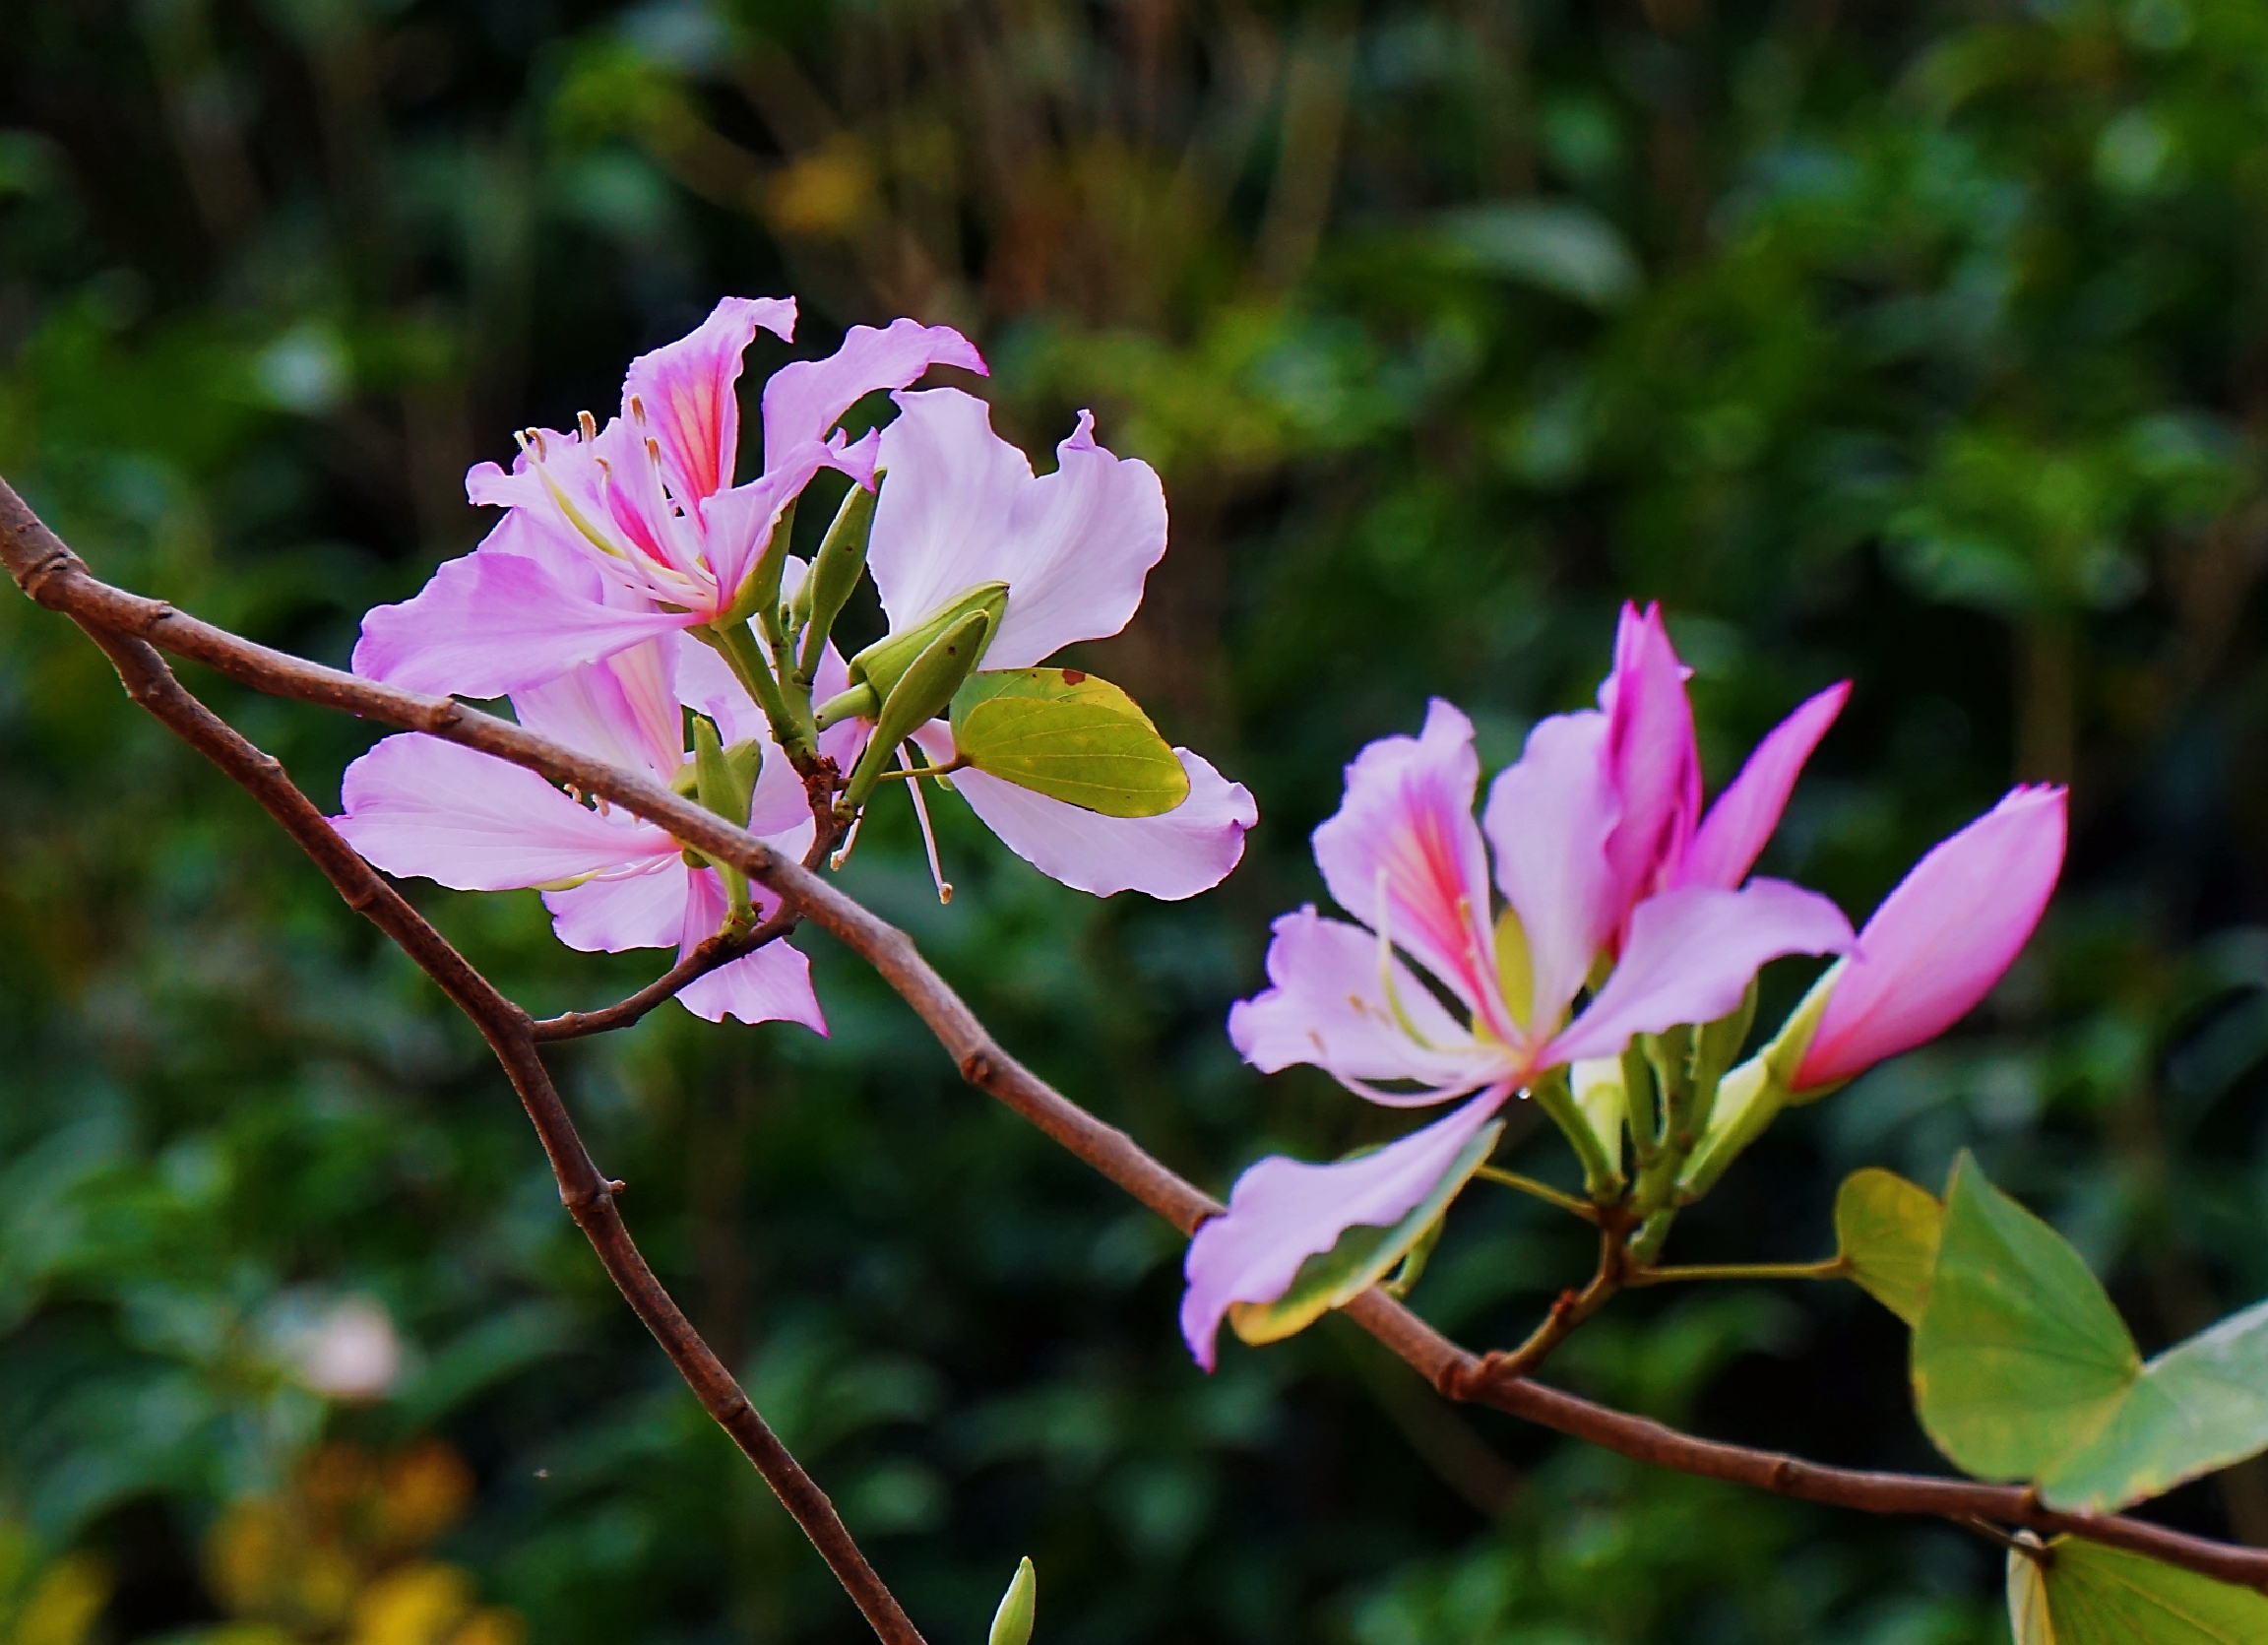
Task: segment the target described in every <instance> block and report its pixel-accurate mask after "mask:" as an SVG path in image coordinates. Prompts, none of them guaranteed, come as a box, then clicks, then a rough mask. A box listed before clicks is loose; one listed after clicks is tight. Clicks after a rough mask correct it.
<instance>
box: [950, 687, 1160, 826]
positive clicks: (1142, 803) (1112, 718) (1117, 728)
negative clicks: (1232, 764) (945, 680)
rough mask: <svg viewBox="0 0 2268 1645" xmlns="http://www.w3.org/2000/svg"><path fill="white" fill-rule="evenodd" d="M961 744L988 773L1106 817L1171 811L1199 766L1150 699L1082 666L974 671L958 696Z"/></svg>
mask: <svg viewBox="0 0 2268 1645" xmlns="http://www.w3.org/2000/svg"><path fill="white" fill-rule="evenodd" d="M953 752H954V755H955V757H956V758H958V759H959V760H961V761H962V762H963V763H965V764H967V765H969V766H971V767H973V768H974V769H976V770H977V771H981V772H983V773H985V774H986V775H987V776H991V777H997V778H999V779H1000V780H1001V781H1002V782H1006V783H1014V784H1015V785H1016V786H1017V787H1018V788H1022V789H1029V790H1031V791H1033V792H1034V793H1040V794H1045V795H1046V796H1047V797H1048V798H1050V799H1059V800H1062V801H1063V802H1064V803H1065V804H1067V805H1076V806H1078V807H1080V808H1081V809H1082V810H1087V811H1094V812H1097V813H1098V814H1100V815H1102V816H1105V817H1156V816H1163V815H1164V814H1165V813H1166V812H1167V811H1170V810H1172V809H1173V808H1174V807H1175V806H1176V805H1179V804H1180V803H1181V802H1182V801H1183V800H1184V799H1187V798H1188V797H1189V773H1188V772H1187V770H1185V769H1184V768H1183V766H1182V764H1181V760H1180V757H1179V756H1178V755H1176V754H1175V753H1174V752H1173V750H1172V748H1171V747H1170V746H1169V745H1168V744H1167V743H1166V739H1165V738H1164V737H1162V736H1160V735H1159V734H1158V728H1157V727H1156V726H1154V725H1152V724H1151V723H1150V717H1149V716H1148V715H1146V714H1144V713H1143V712H1142V709H1141V706H1140V705H1139V704H1137V703H1136V702H1135V701H1134V699H1133V698H1131V697H1129V696H1127V695H1126V693H1125V692H1123V691H1121V690H1119V689H1118V687H1116V686H1115V685H1112V684H1111V683H1110V682H1109V681H1108V680H1106V679H1102V678H1099V677H1098V676H1096V675H1094V674H1090V673H1084V672H1082V671H1080V670H1079V669H1077V668H1005V669H998V670H994V671H990V672H986V673H980V674H977V675H974V676H972V677H971V678H970V680H969V682H968V683H967V684H966V685H963V686H962V687H961V689H960V691H959V692H958V693H957V694H956V695H955V696H954V698H953Z"/></svg>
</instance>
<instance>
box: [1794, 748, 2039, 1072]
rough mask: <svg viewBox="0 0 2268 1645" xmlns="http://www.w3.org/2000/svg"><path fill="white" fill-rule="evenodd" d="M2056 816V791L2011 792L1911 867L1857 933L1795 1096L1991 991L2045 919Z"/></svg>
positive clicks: (1907, 1046)
mask: <svg viewBox="0 0 2268 1645" xmlns="http://www.w3.org/2000/svg"><path fill="white" fill-rule="evenodd" d="M2065 813H2066V799H2065V794H2064V791H2063V790H2061V789H2058V788H2021V789H2016V790H2014V791H2011V792H2010V793H2009V794H2008V795H2007V797H2006V798H2004V799H2002V800H2001V801H2000V803H1999V804H1998V805H1996V806H1994V807H1993V808H1992V809H1991V810H1990V811H1987V812H1986V813H1985V815H1984V816H1982V817H1980V818H1978V819H1977V820H1976V821H1975V822H1973V823H1971V824H1970V825H1969V826H1968V827H1967V828H1964V829H1963V830H1961V832H1960V833H1958V834H1955V835H1953V836H1952V837H1951V838H1950V839H1947V840H1943V841H1940V842H1939V843H1938V844H1937V845H1936V846H1934V847H1932V848H1931V849H1930V851H1929V853H1928V854H1927V855H1925V856H1923V857H1922V860H1921V861H1920V862H1917V863H1916V864H1915V865H1914V869H1913V872H1911V873H1909V874H1908V875H1907V876H1906V877H1905V879H1904V880H1902V881H1900V882H1899V885H1898V889H1897V890H1895V891H1893V892H1891V893H1890V895H1889V896H1888V897H1886V898H1884V899H1883V900H1882V906H1881V907H1880V908H1878V909H1876V910H1875V911H1874V917H1873V918H1871V919H1869V920H1867V921H1866V928H1865V929H1864V930H1862V931H1860V932H1859V945H1858V949H1857V951H1856V952H1855V953H1853V955H1852V956H1851V959H1850V962H1849V964H1847V965H1846V966H1845V967H1844V971H1843V976H1842V978H1841V979H1840V980H1839V981H1837V982H1836V984H1835V990H1834V992H1833V993H1832V994H1830V995H1829V996H1828V1000H1827V1009H1826V1011H1825V1013H1824V1014H1823V1015H1822V1016H1821V1018H1820V1021H1819V1028H1818V1032H1817V1033H1815V1034H1814V1035H1813V1036H1812V1037H1811V1044H1810V1048H1809V1049H1808V1050H1807V1051H1806V1052H1805V1053H1804V1057H1803V1061H1802V1064H1801V1065H1800V1066H1799V1067H1798V1068H1797V1070H1796V1081H1795V1084H1796V1089H1797V1090H1799V1091H1803V1090H1810V1089H1812V1088H1814V1087H1817V1086H1822V1085H1832V1084H1834V1083H1835V1082H1836V1081H1838V1080H1847V1079H1849V1078H1851V1077H1852V1076H1853V1075H1855V1074H1858V1073H1859V1072H1861V1071H1862V1070H1864V1069H1866V1068H1868V1067H1871V1066H1872V1065H1873V1064H1875V1063H1877V1062H1880V1061H1881V1060H1882V1059H1883V1058H1885V1057H1891V1056H1896V1055H1897V1054H1898V1053H1899V1052H1900V1051H1905V1050H1911V1049H1912V1048H1913V1047H1914V1046H1916V1045H1919V1044H1922V1043H1923V1042H1924V1041H1928V1040H1933V1039H1935V1038H1936V1037H1937V1036H1938V1035H1940V1034H1942V1033H1944V1032H1945V1031H1946V1030H1947V1029H1948V1028H1951V1027H1952V1026H1953V1025H1954V1024H1955V1023H1956V1022H1959V1021H1960V1020H1961V1019H1962V1018H1963V1017H1965V1016H1967V1015H1968V1014H1969V1012H1970V1011H1971V1010H1972V1009H1973V1008H1974V1007H1975V1006H1976V1005H1977V1003H1978V1002H1979V1001H1980V1000H1982V999H1983V998H1984V997H1985V995H1986V994H1987V993H1989V992H1991V990H1992V984H1993V983H1995V982H1997V981H2000V978H2001V976H2002V974H2003V973H2005V972H2006V971H2007V969H2008V968H2009V966H2010V965H2012V964H2014V963H2015V959H2016V956H2017V954H2018V952H2019V951H2021V950H2022V948H2023V946H2024V944H2025V942H2026V940H2027V939H2029V938H2030V936H2031V935H2032V931H2033V927H2035V926H2036V925H2038V924H2039V923H2040V917H2041V915H2042V914H2044V913H2046V912H2047V899H2048V897H2049V895H2050V894H2051V893H2052V892H2053V891H2054V889H2055V879H2056V876H2057V875H2058V874H2059V873H2061V872H2062V868H2063V842H2064V830H2065Z"/></svg>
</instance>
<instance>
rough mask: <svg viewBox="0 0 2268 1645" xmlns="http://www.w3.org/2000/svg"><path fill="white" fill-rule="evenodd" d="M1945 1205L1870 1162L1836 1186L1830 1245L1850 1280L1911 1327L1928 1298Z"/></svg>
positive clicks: (1915, 1186) (1925, 1190) (1924, 1190)
mask: <svg viewBox="0 0 2268 1645" xmlns="http://www.w3.org/2000/svg"><path fill="white" fill-rule="evenodd" d="M1944 1226H1945V1208H1944V1207H1943V1206H1942V1205H1940V1204H1938V1203H1937V1196H1936V1195H1935V1194H1932V1193H1931V1192H1930V1191H1929V1190H1928V1189H1926V1188H1924V1187H1922V1186H1920V1185H1919V1184H1918V1183H1913V1182H1909V1181H1907V1180H1906V1179H1905V1178H1904V1177H1903V1176H1899V1175H1897V1174H1895V1173H1894V1172H1891V1171H1886V1170H1878V1169H1876V1168H1874V1167H1872V1166H1869V1167H1867V1168H1866V1169H1865V1170H1855V1171H1853V1172H1852V1173H1851V1174H1850V1175H1849V1176H1846V1177H1845V1178H1844V1179H1843V1186H1842V1187H1840V1188H1838V1189H1836V1190H1835V1249H1836V1254H1837V1255H1838V1256H1840V1257H1841V1258H1842V1260H1843V1265H1844V1268H1845V1269H1846V1271H1847V1272H1848V1273H1849V1274H1850V1276H1851V1279H1852V1281H1853V1283H1854V1284H1856V1285H1857V1286H1858V1287H1859V1289H1860V1290H1861V1291H1863V1292H1865V1293H1866V1295H1867V1296H1869V1297H1873V1298H1874V1300H1875V1301H1877V1302H1879V1303H1881V1304H1882V1305H1883V1306H1884V1307H1886V1308H1888V1309H1889V1310H1890V1311H1891V1312H1892V1313H1894V1314H1896V1315H1897V1316H1898V1317H1899V1318H1900V1319H1903V1320H1904V1321H1905V1322H1906V1323H1907V1324H1908V1325H1913V1324H1915V1323H1917V1322H1919V1321H1920V1319H1921V1318H1922V1307H1923V1305H1924V1304H1925V1303H1926V1302H1927V1301H1928V1299H1929V1276H1930V1275H1931V1274H1932V1273H1933V1272H1934V1271H1935V1270H1936V1267H1937V1241H1938V1239H1939V1237H1940V1235H1941V1234H1942V1233H1943V1231H1944Z"/></svg>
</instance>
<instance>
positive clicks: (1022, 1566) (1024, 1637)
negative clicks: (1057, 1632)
mask: <svg viewBox="0 0 2268 1645" xmlns="http://www.w3.org/2000/svg"><path fill="white" fill-rule="evenodd" d="M1039 1609H1040V1573H1039V1572H1038V1571H1037V1570H1035V1569H1033V1567H1032V1560H1031V1557H1030V1556H1029V1555H1027V1556H1026V1557H1024V1558H1023V1559H1021V1560H1019V1561H1017V1565H1016V1574H1015V1575H1014V1576H1013V1577H1011V1578H1009V1580H1008V1592H1006V1593H1005V1594H1003V1595H1001V1596H1000V1609H999V1610H998V1611H996V1612H994V1613H992V1632H991V1633H990V1634H989V1635H988V1636H987V1637H986V1639H985V1645H1030V1640H1031V1638H1032V1623H1033V1621H1034V1620H1035V1619H1036V1617H1037V1616H1038V1614H1039Z"/></svg>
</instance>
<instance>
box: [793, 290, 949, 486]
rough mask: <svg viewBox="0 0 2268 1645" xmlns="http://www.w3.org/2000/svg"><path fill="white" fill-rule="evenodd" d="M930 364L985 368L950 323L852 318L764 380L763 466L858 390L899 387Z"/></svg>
mask: <svg viewBox="0 0 2268 1645" xmlns="http://www.w3.org/2000/svg"><path fill="white" fill-rule="evenodd" d="M933 365H958V366H961V367H963V368H964V369H966V370H970V371H974V372H977V373H978V374H979V375H981V374H983V373H984V371H985V370H986V367H985V364H984V356H983V355H981V354H979V353H978V352H977V346H976V345H975V344H973V343H971V342H970V341H969V340H968V339H967V338H965V337H963V336H962V335H961V334H960V333H959V332H957V331H955V330H954V329H953V328H952V327H950V326H924V325H922V324H921V323H920V322H919V321H918V320H893V321H891V322H890V324H889V325H888V326H886V327H884V328H883V329H881V330H880V331H877V330H875V329H874V328H873V327H872V326H852V327H851V329H850V330H849V331H847V332H845V333H844V334H843V347H842V348H838V349H836V350H835V352H834V353H832V354H830V355H828V356H827V357H826V358H825V359H823V360H796V361H794V362H792V363H790V364H788V365H784V366H782V367H781V368H780V369H779V370H777V371H775V372H773V373H772V380H771V381H770V382H768V383H766V384H765V385H764V467H765V468H766V469H768V470H769V469H773V468H776V467H778V466H779V464H780V461H781V459H782V458H783V457H784V456H785V455H786V454H787V453H788V451H790V450H792V449H793V448H794V447H796V446H798V445H801V444H802V443H803V442H804V441H806V440H824V439H826V438H827V434H828V431H829V430H830V429H832V428H833V427H834V426H835V424H836V423H837V422H838V421H839V420H841V418H842V416H843V413H844V412H845V411H849V410H850V409H851V407H852V406H853V405H855V404H856V403H857V402H858V401H859V400H860V399H861V398H862V397H864V396H866V395H869V394H872V393H873V392H874V391H875V390H876V389H902V388H904V387H905V386H906V385H907V384H908V383H911V382H912V381H914V378H916V377H918V376H920V375H921V373H923V372H924V371H927V370H928V369H929V368H930V367H931V366H933Z"/></svg>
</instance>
